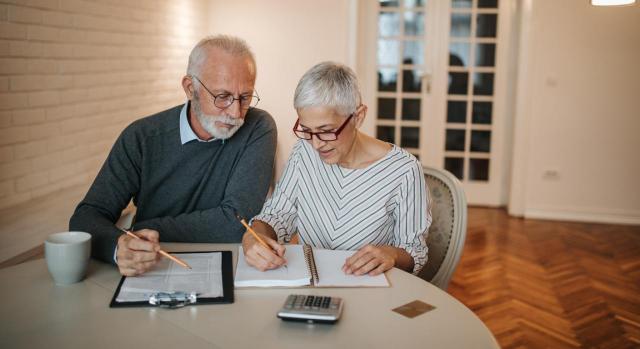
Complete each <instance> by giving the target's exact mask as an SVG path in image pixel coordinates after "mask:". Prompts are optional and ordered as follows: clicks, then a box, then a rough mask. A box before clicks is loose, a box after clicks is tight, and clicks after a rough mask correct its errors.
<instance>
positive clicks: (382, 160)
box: [242, 62, 431, 275]
mask: <svg viewBox="0 0 640 349" xmlns="http://www.w3.org/2000/svg"><path fill="white" fill-rule="evenodd" d="M294 107H295V109H296V111H297V113H298V120H297V121H296V123H295V125H294V127H293V132H294V133H295V134H296V136H297V137H298V138H300V140H299V141H298V142H297V143H296V144H295V146H294V147H293V151H292V153H291V155H290V157H289V160H288V161H287V164H286V167H285V170H284V174H283V175H282V178H280V180H279V182H278V183H277V185H276V188H275V191H274V193H273V195H272V196H271V198H270V199H269V200H268V201H267V202H266V203H265V205H264V207H263V208H262V211H261V213H260V214H259V215H257V216H256V217H254V219H253V220H252V223H251V224H252V226H253V228H254V230H255V231H256V232H257V233H258V234H261V235H262V236H263V240H265V241H266V242H267V243H268V244H269V246H270V247H271V249H269V248H266V247H264V246H263V245H261V244H260V243H257V240H256V239H255V238H254V237H253V235H251V234H248V233H245V234H244V236H243V239H242V245H243V249H244V253H245V258H246V260H247V262H248V263H249V264H250V265H253V266H254V267H256V268H258V269H260V270H267V269H274V268H278V267H280V266H282V265H284V264H285V263H286V260H285V247H284V246H283V245H281V244H280V243H278V241H280V242H289V241H290V240H291V238H292V236H293V234H294V233H296V232H297V233H298V236H299V240H300V242H302V243H305V244H310V245H312V246H314V247H318V248H325V249H340V250H357V252H355V253H354V254H353V255H352V256H351V257H350V258H348V259H347V260H346V261H345V263H344V266H343V267H342V270H343V271H344V272H345V273H347V274H355V275H363V274H370V275H377V274H380V273H383V272H385V271H386V270H388V269H391V268H392V267H398V268H401V269H403V270H406V271H412V272H414V273H417V272H418V271H420V269H421V268H422V267H423V265H424V263H425V262H426V260H427V246H426V243H425V238H426V234H427V229H428V228H429V225H430V224H431V216H430V210H429V207H428V203H429V200H428V198H427V189H426V187H425V182H424V176H423V172H422V167H421V166H420V163H419V162H418V160H417V159H416V158H415V157H414V156H413V155H411V154H410V153H408V152H407V151H405V150H403V149H401V148H400V147H397V146H395V145H393V144H389V143H386V142H383V141H380V140H378V139H375V138H372V137H370V136H367V135H366V134H364V133H362V132H361V131H360V130H359V128H360V126H361V125H362V122H363V121H364V118H365V116H366V114H367V107H366V106H365V105H363V104H362V102H361V96H360V90H359V86H358V81H357V78H356V76H355V74H354V73H353V71H352V70H351V69H350V68H348V67H346V66H344V65H341V64H337V63H333V62H324V63H320V64H318V65H316V66H314V67H313V68H311V70H309V71H308V72H307V73H305V74H304V76H303V77H302V79H301V80H300V82H299V83H298V87H297V88H296V91H295V96H294Z"/></svg>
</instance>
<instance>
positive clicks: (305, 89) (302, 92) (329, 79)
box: [293, 62, 361, 115]
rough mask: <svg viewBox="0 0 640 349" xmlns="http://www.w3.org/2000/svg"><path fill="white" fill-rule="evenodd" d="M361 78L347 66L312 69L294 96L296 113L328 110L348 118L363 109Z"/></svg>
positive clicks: (325, 65) (324, 64)
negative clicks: (321, 109)
mask: <svg viewBox="0 0 640 349" xmlns="http://www.w3.org/2000/svg"><path fill="white" fill-rule="evenodd" d="M360 101H361V95H360V86H359V84H358V78H357V77H356V74H355V73H354V72H353V70H352V69H351V68H349V67H347V66H346V65H344V64H340V63H336V62H322V63H319V64H316V65H315V66H314V67H313V68H311V69H309V71H307V72H306V73H305V74H304V75H303V76H302V78H301V79H300V82H298V86H297V87H296V92H295V94H294V96H293V107H294V108H295V109H296V110H300V109H304V108H309V107H327V108H331V109H333V110H335V111H336V112H337V113H338V114H342V115H349V114H351V113H353V112H355V111H356V109H357V108H358V106H360V103H361V102H360Z"/></svg>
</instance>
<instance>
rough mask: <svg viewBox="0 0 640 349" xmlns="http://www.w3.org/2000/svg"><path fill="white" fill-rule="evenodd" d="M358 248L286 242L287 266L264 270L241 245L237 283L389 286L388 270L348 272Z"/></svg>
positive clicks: (249, 284)
mask: <svg viewBox="0 0 640 349" xmlns="http://www.w3.org/2000/svg"><path fill="white" fill-rule="evenodd" d="M355 252H356V251H342V250H325V249H319V248H313V247H311V246H309V245H286V252H285V256H284V257H285V259H286V260H287V267H280V268H278V269H273V270H267V271H260V270H258V269H256V268H254V267H252V266H250V265H249V264H247V262H246V261H245V259H244V252H243V250H242V246H240V247H239V248H238V267H237V268H236V276H235V281H234V285H235V287H305V286H311V287H389V281H388V280H387V277H386V276H385V274H380V275H376V276H369V275H360V276H356V275H348V274H345V273H344V272H343V271H342V265H344V261H345V260H346V259H347V258H349V257H350V256H351V255H352V254H354V253H355Z"/></svg>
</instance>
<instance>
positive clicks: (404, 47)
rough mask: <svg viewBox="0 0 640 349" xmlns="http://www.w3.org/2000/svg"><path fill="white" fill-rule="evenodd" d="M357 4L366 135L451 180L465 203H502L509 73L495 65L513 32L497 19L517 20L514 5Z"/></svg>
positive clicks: (426, 0) (479, 0) (485, 1)
mask: <svg viewBox="0 0 640 349" xmlns="http://www.w3.org/2000/svg"><path fill="white" fill-rule="evenodd" d="M359 3H360V4H362V7H361V11H362V12H361V13H362V14H366V16H368V17H367V20H364V21H363V23H364V24H362V27H361V28H362V30H361V33H360V34H359V35H360V36H359V38H360V40H366V43H361V46H360V47H364V48H365V49H364V51H363V52H359V54H360V60H359V62H360V64H361V67H366V69H367V70H366V74H367V75H368V77H367V78H365V81H367V83H365V85H367V86H366V87H365V89H366V94H370V96H371V97H372V98H371V99H369V102H368V103H369V105H370V107H371V111H372V112H373V114H374V115H372V116H374V119H375V120H373V125H371V126H372V130H373V131H372V132H374V134H375V136H376V137H377V138H379V139H382V140H384V141H388V142H391V143H394V144H396V145H399V146H401V147H403V148H405V149H406V150H408V151H409V152H411V153H412V154H414V155H415V156H417V157H418V158H420V160H421V162H422V163H423V165H426V166H431V167H438V168H445V169H447V170H448V171H450V172H451V173H453V174H454V175H455V176H456V177H457V178H458V179H460V181H461V182H462V184H463V186H464V189H465V192H466V194H467V199H468V202H469V203H471V204H481V205H491V206H497V205H502V204H505V203H506V202H505V200H506V192H507V184H506V183H507V181H506V180H505V178H506V171H504V169H503V166H504V165H503V162H504V160H503V158H504V156H503V153H505V151H504V148H505V145H504V144H503V143H504V142H503V139H505V137H504V134H503V133H504V129H505V127H504V124H505V115H504V114H505V112H504V110H505V109H506V107H505V106H504V105H505V100H504V99H505V98H504V96H505V92H504V91H505V88H504V84H505V81H506V80H505V78H504V75H505V74H506V71H507V70H506V67H505V64H501V63H500V62H506V61H507V59H505V56H506V54H507V52H508V51H507V50H505V49H504V47H503V46H504V42H509V35H511V34H509V28H508V27H509V26H510V22H509V20H504V19H503V17H504V16H503V13H505V12H506V13H507V14H509V13H513V11H512V10H513V5H512V4H510V3H509V2H508V1H504V0H502V1H498V0H437V1H436V0H423V1H420V0H395V1H392V0H378V1H377V2H375V3H374V2H359ZM373 4H375V6H373ZM374 7H375V8H374ZM369 18H371V19H373V18H375V21H373V20H368V19H369ZM372 32H375V33H376V34H375V36H374V35H373V33H372ZM369 33H371V35H370V34H369ZM369 74H371V75H369Z"/></svg>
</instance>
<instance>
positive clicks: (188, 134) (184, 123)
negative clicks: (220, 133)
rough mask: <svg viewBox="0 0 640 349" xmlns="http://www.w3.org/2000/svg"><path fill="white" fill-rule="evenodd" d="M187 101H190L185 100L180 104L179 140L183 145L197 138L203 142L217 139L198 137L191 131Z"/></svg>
mask: <svg viewBox="0 0 640 349" xmlns="http://www.w3.org/2000/svg"><path fill="white" fill-rule="evenodd" d="M189 103H190V101H187V102H186V103H185V104H184V106H182V110H181V111H180V142H181V143H182V144H183V145H184V144H187V143H189V142H191V141H193V140H197V141H198V142H205V143H208V142H213V141H217V139H216V138H215V137H212V138H211V139H209V140H204V139H200V138H198V136H197V135H196V133H195V132H193V129H192V128H191V125H189V120H188V116H187V110H189Z"/></svg>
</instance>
